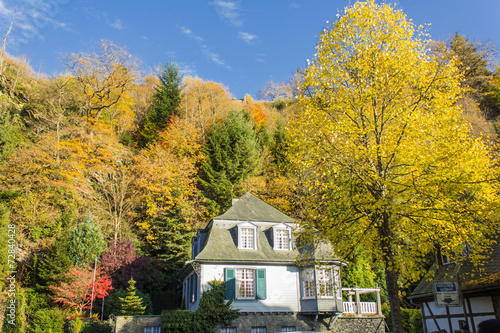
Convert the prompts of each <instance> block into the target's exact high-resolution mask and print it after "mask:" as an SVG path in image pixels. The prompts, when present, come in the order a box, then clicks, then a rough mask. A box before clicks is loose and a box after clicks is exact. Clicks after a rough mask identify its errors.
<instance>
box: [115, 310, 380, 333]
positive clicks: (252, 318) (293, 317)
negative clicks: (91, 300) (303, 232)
mask: <svg viewBox="0 0 500 333" xmlns="http://www.w3.org/2000/svg"><path fill="white" fill-rule="evenodd" d="M330 319H331V316H326V315H323V316H322V315H320V316H318V319H317V321H316V324H315V326H314V328H313V325H314V315H303V314H291V313H290V314H288V313H283V314H277V313H252V314H241V316H240V317H239V318H237V319H235V320H234V321H233V323H232V325H231V327H236V331H237V332H238V333H250V331H251V329H252V327H266V328H267V332H268V333H274V332H281V328H282V327H283V326H288V327H290V326H293V327H295V329H296V330H297V331H315V332H331V333H358V332H364V333H383V332H385V325H384V322H383V317H381V316H373V317H355V316H346V317H338V318H337V319H336V320H335V322H334V323H333V325H332V329H331V330H329V329H328V326H329V324H330ZM160 326H161V316H118V317H116V321H115V332H116V333H143V332H144V328H145V327H160ZM219 330H220V327H219V328H217V329H216V330H215V332H218V331H219Z"/></svg>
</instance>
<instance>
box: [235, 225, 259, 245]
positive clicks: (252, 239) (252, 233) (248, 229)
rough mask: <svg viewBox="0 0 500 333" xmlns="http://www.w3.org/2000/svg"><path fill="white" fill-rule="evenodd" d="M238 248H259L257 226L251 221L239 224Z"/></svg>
mask: <svg viewBox="0 0 500 333" xmlns="http://www.w3.org/2000/svg"><path fill="white" fill-rule="evenodd" d="M238 248H239V249H240V250H256V249H257V227H256V226H255V225H254V224H252V223H250V222H248V221H247V222H243V223H241V224H239V225H238Z"/></svg>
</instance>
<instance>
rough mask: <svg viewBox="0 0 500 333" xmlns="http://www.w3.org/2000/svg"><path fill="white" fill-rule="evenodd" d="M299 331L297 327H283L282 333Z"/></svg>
mask: <svg viewBox="0 0 500 333" xmlns="http://www.w3.org/2000/svg"><path fill="white" fill-rule="evenodd" d="M296 330H297V329H296V328H295V326H283V327H282V328H281V332H295V331H296Z"/></svg>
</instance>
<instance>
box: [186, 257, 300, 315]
mask: <svg viewBox="0 0 500 333" xmlns="http://www.w3.org/2000/svg"><path fill="white" fill-rule="evenodd" d="M226 267H229V268H252V269H260V268H265V269H266V290H267V297H266V299H265V300H237V299H236V300H234V301H233V308H235V309H240V311H241V312H297V311H299V310H300V308H299V297H300V291H299V271H298V268H297V267H296V266H270V265H269V266H268V265H255V266H249V265H211V264H204V265H202V273H201V275H202V277H201V286H202V290H205V289H206V288H207V287H208V282H209V281H212V280H219V281H224V268H226ZM196 307H197V306H196Z"/></svg>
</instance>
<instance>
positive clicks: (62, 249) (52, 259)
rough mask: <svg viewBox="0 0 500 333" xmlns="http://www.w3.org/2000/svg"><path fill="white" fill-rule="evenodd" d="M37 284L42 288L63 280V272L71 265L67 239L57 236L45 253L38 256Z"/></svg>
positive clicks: (44, 288)
mask: <svg viewBox="0 0 500 333" xmlns="http://www.w3.org/2000/svg"><path fill="white" fill-rule="evenodd" d="M38 258H39V264H38V267H37V269H36V271H37V281H36V282H37V285H38V287H40V288H41V289H43V290H47V289H48V286H55V285H57V284H58V283H59V281H64V280H65V278H64V276H65V274H66V273H67V272H68V270H69V269H70V268H71V267H72V266H73V260H71V258H70V254H69V250H68V239H67V237H65V236H60V237H58V238H57V239H56V240H55V241H54V243H52V245H51V246H50V247H49V248H48V250H47V251H46V252H45V254H42V255H40V256H38Z"/></svg>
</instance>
